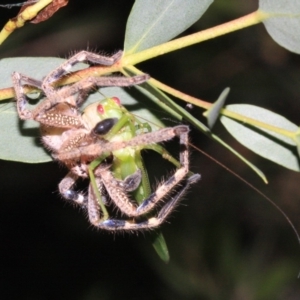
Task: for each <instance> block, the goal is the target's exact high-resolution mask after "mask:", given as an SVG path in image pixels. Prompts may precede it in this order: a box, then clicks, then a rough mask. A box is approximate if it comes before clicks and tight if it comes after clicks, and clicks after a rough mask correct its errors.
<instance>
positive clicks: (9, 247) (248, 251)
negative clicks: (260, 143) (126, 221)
mask: <svg viewBox="0 0 300 300" xmlns="http://www.w3.org/2000/svg"><path fill="white" fill-rule="evenodd" d="M15 2H16V1H15ZM3 3H9V2H3ZM132 4H133V1H117V0H110V1H108V0H103V1H94V0H86V1H72V0H71V1H70V3H69V5H68V6H67V7H65V8H63V9H61V10H60V11H59V12H58V13H57V14H56V15H54V16H53V17H52V18H51V19H50V20H48V21H46V22H44V23H41V24H38V25H32V24H26V26H25V27H24V28H21V29H19V30H17V31H16V32H14V33H13V34H12V35H11V36H10V37H9V38H8V40H6V41H5V43H4V44H3V45H2V46H1V48H0V55H1V58H6V57H14V56H56V57H57V56H59V57H68V56H69V55H70V54H71V53H74V52H75V51H78V50H81V49H87V48H88V49H91V50H95V51H104V52H105V53H111V52H115V51H116V50H119V49H122V45H123V40H124V32H125V24H126V19H127V17H128V14H129V12H130V9H131V6H132ZM256 7H257V3H256V1H249V0H241V1H233V0H232V1H221V0H218V1H215V3H214V4H213V5H212V6H211V7H210V8H209V9H208V11H207V12H206V14H205V15H204V17H203V18H202V19H201V20H200V21H199V22H198V23H196V24H195V25H194V26H193V27H192V28H190V29H189V30H188V31H187V33H192V32H196V31H199V30H201V29H206V28H209V27H212V26H214V25H218V24H221V23H223V22H226V21H229V20H232V19H234V18H238V17H240V16H242V15H245V14H248V13H250V12H252V11H254V10H255V9H256ZM17 11H18V9H10V10H8V9H5V8H0V16H1V18H0V20H1V26H3V25H4V24H5V22H6V21H7V20H8V19H9V18H11V17H14V16H15V15H16V14H17ZM299 66H300V60H299V57H298V56H297V55H294V54H291V53H289V52H287V51H286V50H284V49H283V48H281V47H280V46H278V45H277V44H276V43H275V42H273V40H272V39H271V38H270V37H269V36H268V34H267V32H266V31H265V29H264V27H263V25H257V26H254V27H251V28H247V29H245V30H242V31H238V32H235V33H232V34H229V35H227V36H224V37H220V38H217V39H214V40H210V41H207V42H204V43H202V44H199V45H195V46H192V47H189V48H186V49H184V50H181V51H176V52H173V53H170V54H167V55H165V56H162V57H159V58H155V59H153V60H151V61H148V62H146V63H143V64H141V65H139V67H140V68H141V69H142V70H144V71H146V72H147V73H149V74H151V76H153V77H155V78H157V79H159V80H161V81H163V82H165V83H166V84H169V85H171V86H173V87H175V88H177V89H179V90H181V91H183V92H185V93H187V94H190V95H193V96H195V97H199V98H202V99H206V100H208V101H211V102H213V101H214V100H215V99H217V97H218V95H219V94H220V93H221V91H222V90H223V89H224V88H225V87H227V86H230V87H231V93H230V95H229V98H228V103H250V104H254V105H259V106H262V107H265V108H267V109H270V110H272V111H274V112H277V113H280V114H282V115H284V116H286V117H287V118H288V119H290V120H291V121H292V122H294V123H296V124H298V123H299V121H298V120H299V101H300V99H299V98H300V97H299V90H300V88H299V84H298V82H299V77H300V76H299V75H300V72H299ZM195 114H196V115H199V116H200V110H199V111H198V110H197V109H195ZM2 130H5V128H4V129H2ZM216 133H217V134H219V135H220V136H221V138H224V139H225V140H226V141H228V142H229V143H230V144H231V145H232V146H233V147H234V148H235V149H237V150H238V151H239V152H241V153H242V154H243V155H245V156H246V157H247V158H248V159H249V160H250V161H252V162H253V163H254V164H256V165H257V166H258V167H259V168H261V169H262V170H263V171H264V172H265V174H266V175H267V177H268V179H269V182H270V183H269V185H268V186H265V185H264V184H263V183H262V182H261V180H260V179H259V178H257V176H256V175H254V174H253V173H252V171H251V170H250V169H249V168H248V167H246V166H245V165H244V164H243V163H242V162H241V161H239V160H238V159H237V158H236V157H234V156H233V155H232V154H230V153H229V152H228V151H227V150H225V149H224V148H222V147H221V146H219V145H217V144H216V143H214V142H212V141H210V140H209V139H207V138H206V137H205V136H203V135H202V134H201V133H199V132H193V134H192V143H193V144H195V145H196V146H197V147H199V148H201V149H202V150H204V151H205V152H206V153H208V154H209V155H211V156H212V157H214V158H216V159H218V160H220V161H221V162H222V163H224V164H225V165H226V166H228V167H229V168H231V169H232V170H233V171H234V172H237V173H238V174H239V175H241V176H242V177H243V178H245V179H246V180H247V181H249V182H250V183H251V184H253V185H255V186H256V187H257V188H259V189H260V190H261V191H262V192H264V193H265V194H267V195H268V196H269V197H270V198H271V199H272V200H273V201H274V202H275V203H277V204H278V205H279V206H280V207H281V208H282V209H283V211H284V212H285V213H286V214H287V215H288V216H289V217H290V219H291V220H292V222H294V224H295V226H296V228H297V230H298V231H299V230H300V221H299V213H300V209H299V203H300V199H299V194H300V187H299V174H298V173H296V172H293V171H289V170H286V169H284V168H282V167H280V166H277V165H274V164H272V163H270V162H268V161H266V160H264V159H262V158H260V157H258V156H256V155H255V154H253V153H251V152H249V151H248V150H247V149H245V148H243V147H242V146H240V145H239V144H238V143H237V142H236V141H235V140H234V139H233V138H231V137H230V136H228V134H227V133H226V132H225V131H224V130H223V129H222V127H221V126H217V127H216ZM0 142H1V141H0ZM16 143H18V141H16ZM151 159H152V160H153V159H155V161H156V159H157V157H154V158H153V157H152V156H151V155H149V156H148V155H147V156H146V157H145V160H146V163H148V167H149V169H150V170H151V172H152V174H153V173H154V176H155V174H157V173H160V170H156V169H155V166H153V163H151ZM191 164H192V166H193V170H194V171H196V172H199V173H201V174H202V180H201V182H200V184H199V185H198V186H196V187H193V188H192V191H191V192H190V193H189V195H188V196H187V197H186V198H185V200H184V201H183V202H182V205H181V206H179V207H178V209H177V212H175V213H174V214H173V216H172V218H170V220H169V224H165V225H164V226H163V227H162V229H163V232H164V236H165V238H166V240H167V242H168V246H169V250H170V254H171V262H170V263H169V264H164V263H163V262H162V261H160V260H159V258H158V257H157V256H156V254H155V252H154V251H153V250H152V247H151V245H150V243H149V236H148V234H139V235H138V236H136V235H132V234H124V235H112V234H107V233H105V232H100V231H97V230H95V229H94V228H92V227H91V226H90V225H89V223H88V222H87V219H86V217H85V216H84V215H83V214H82V212H81V211H80V210H78V209H77V208H74V207H73V206H72V205H69V204H68V203H66V202H65V201H63V200H62V199H61V197H60V196H59V194H58V191H57V184H58V183H59V181H60V180H61V179H62V178H63V177H64V175H65V174H66V170H65V169H64V168H63V167H61V166H58V164H57V163H55V162H53V163H47V164H40V165H29V164H22V163H13V162H6V161H1V162H0V180H1V185H0V195H1V201H0V298H1V299H38V300H40V299H78V300H79V299H87V300H90V299H91V300H93V299H120V298H121V297H122V298H125V299H233V300H238V299H245V300H248V299H249V300H252V299H284V300H296V299H299V297H300V287H299V285H300V283H299V280H298V279H297V276H298V273H299V271H300V256H299V254H300V247H299V244H298V243H297V238H296V236H295V234H294V233H293V231H292V229H291V227H290V225H289V224H288V222H287V220H286V219H284V218H283V216H282V215H281V214H280V213H279V212H278V211H277V210H276V209H275V208H274V207H273V206H272V205H271V204H270V203H268V202H267V201H266V200H265V199H264V198H262V197H261V196H259V195H258V194H257V193H256V192H255V191H254V190H253V189H251V188H249V186H247V185H245V184H244V183H243V182H242V181H241V180H239V179H237V178H236V177H234V176H233V175H232V174H230V173H229V172H228V171H227V170H225V169H224V168H222V167H220V166H219V165H217V164H216V163H215V162H213V161H212V160H211V159H209V158H207V157H206V156H204V155H202V154H201V153H199V152H197V151H196V150H193V151H192V160H191Z"/></svg>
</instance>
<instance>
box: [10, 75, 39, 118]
mask: <svg viewBox="0 0 300 300" xmlns="http://www.w3.org/2000/svg"><path fill="white" fill-rule="evenodd" d="M12 81H13V85H14V90H15V94H16V101H17V110H18V114H19V117H20V118H21V119H23V120H28V119H32V118H33V117H32V116H33V113H32V111H30V110H28V109H27V108H26V105H27V103H28V101H27V98H26V94H25V90H24V86H23V85H22V81H23V82H24V83H25V84H27V85H30V86H33V87H36V88H38V89H41V85H42V82H41V81H39V80H36V79H33V78H31V77H28V76H26V75H23V74H21V73H18V72H14V73H13V74H12Z"/></svg>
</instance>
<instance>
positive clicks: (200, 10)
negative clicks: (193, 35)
mask: <svg viewBox="0 0 300 300" xmlns="http://www.w3.org/2000/svg"><path fill="white" fill-rule="evenodd" d="M212 2H213V0H136V1H135V3H134V5H133V8H132V10H131V13H130V15H129V18H128V21H127V26H126V34H125V42H124V50H125V52H126V54H132V53H136V52H140V51H142V50H145V49H148V48H151V47H153V46H156V45H159V44H161V43H164V42H167V41H169V40H170V39H172V38H174V37H175V36H177V35H179V34H180V33H182V32H183V31H184V30H186V29H187V28H189V27H190V26H191V25H192V24H194V23H195V22H196V21H197V20H198V19H199V18H200V17H201V16H202V15H203V14H204V12H205V11H206V10H207V8H208V7H209V5H210V4H211V3H212Z"/></svg>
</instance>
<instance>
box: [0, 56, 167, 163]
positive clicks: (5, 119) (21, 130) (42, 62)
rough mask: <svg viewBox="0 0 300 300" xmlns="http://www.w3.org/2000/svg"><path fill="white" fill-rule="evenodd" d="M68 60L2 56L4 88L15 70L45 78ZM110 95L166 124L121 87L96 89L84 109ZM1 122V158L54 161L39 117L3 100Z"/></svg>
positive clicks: (1, 85) (0, 81)
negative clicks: (29, 117)
mask: <svg viewBox="0 0 300 300" xmlns="http://www.w3.org/2000/svg"><path fill="white" fill-rule="evenodd" d="M64 61H65V60H63V59H59V58H51V57H37V58H34V57H23V58H20V57H18V58H8V59H2V60H1V61H0V68H1V70H2V72H1V75H0V76H1V78H0V89H1V88H7V87H11V86H12V82H11V74H12V72H14V71H17V72H20V73H23V74H26V75H28V76H31V77H33V78H35V79H38V80H42V78H43V77H44V76H45V75H47V74H48V73H49V72H50V71H51V70H53V69H54V68H57V67H58V66H59V65H60V64H61V63H62V62H64ZM85 66H86V65H85V64H80V65H77V68H74V70H76V69H78V68H84V67H85ZM107 97H119V98H120V100H121V102H122V104H123V105H125V106H126V107H127V108H128V109H129V110H130V111H131V112H133V113H135V114H136V116H139V117H142V118H143V119H144V120H148V121H149V122H151V124H157V126H158V127H159V126H163V124H162V122H161V121H160V118H158V117H155V115H154V114H153V113H151V112H150V111H149V110H147V109H146V108H145V106H144V105H143V104H142V103H143V101H141V102H138V101H137V100H135V98H134V97H132V96H131V95H130V94H128V93H127V92H125V91H124V90H123V89H121V88H117V87H110V88H102V89H101V93H99V92H95V93H94V94H92V95H90V97H89V98H88V100H87V101H86V103H85V104H84V105H83V109H84V107H86V106H87V105H88V104H90V103H93V102H96V101H100V100H102V99H104V98H107ZM40 101H42V100H40ZM0 126H1V129H2V132H1V143H0V158H1V159H4V160H12V161H19V162H26V163H41V162H47V161H51V157H50V155H49V154H48V153H46V152H45V150H44V148H43V145H42V143H41V141H40V133H39V129H38V128H39V123H37V122H35V121H21V120H20V119H19V117H18V114H17V111H16V108H15V105H14V103H12V102H7V101H3V102H0ZM155 129H157V127H156V128H154V130H155Z"/></svg>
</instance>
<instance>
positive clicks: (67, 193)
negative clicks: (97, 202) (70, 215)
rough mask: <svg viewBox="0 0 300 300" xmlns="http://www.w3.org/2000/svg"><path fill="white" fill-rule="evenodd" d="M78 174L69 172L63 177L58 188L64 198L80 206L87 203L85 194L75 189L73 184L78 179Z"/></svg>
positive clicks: (84, 205)
mask: <svg viewBox="0 0 300 300" xmlns="http://www.w3.org/2000/svg"><path fill="white" fill-rule="evenodd" d="M78 178H79V177H78V176H77V175H75V174H74V173H73V172H69V173H68V174H67V175H66V176H65V178H63V180H62V181H61V182H60V183H59V186H58V189H59V192H60V194H61V195H62V196H63V197H64V198H65V199H66V200H70V201H72V202H74V203H76V204H78V205H80V206H82V207H86V205H87V201H88V199H87V196H86V195H84V194H83V193H81V192H78V191H75V190H74V186H75V184H76V181H77V180H78Z"/></svg>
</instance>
